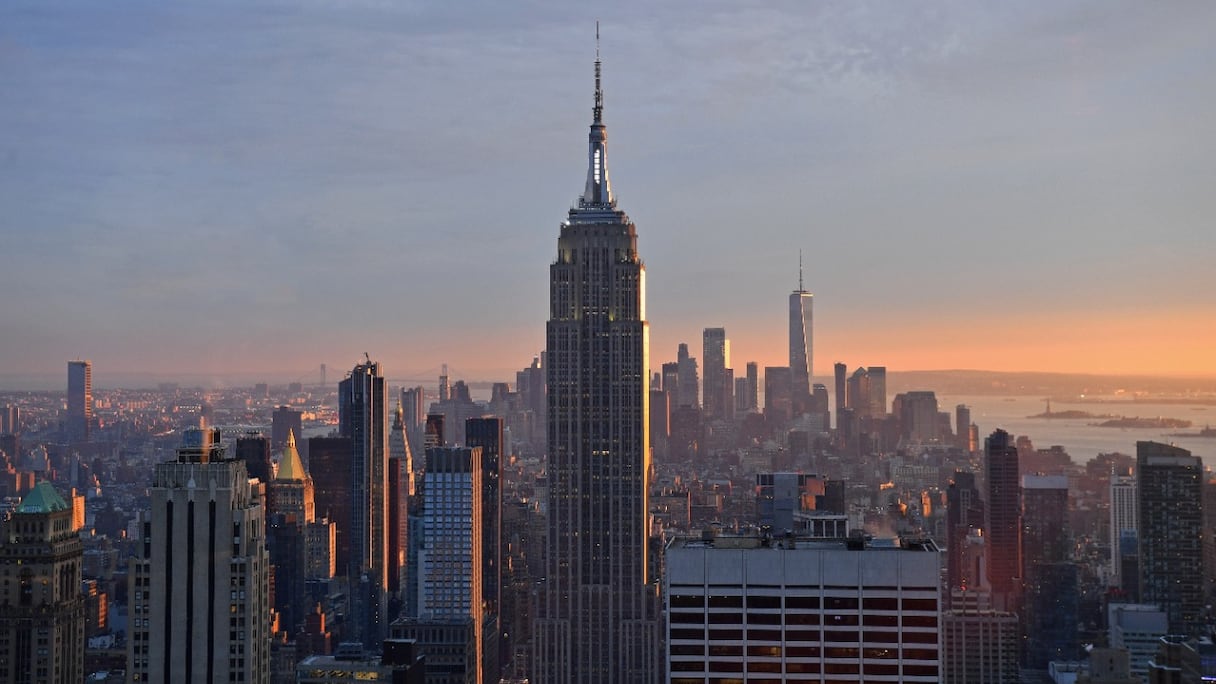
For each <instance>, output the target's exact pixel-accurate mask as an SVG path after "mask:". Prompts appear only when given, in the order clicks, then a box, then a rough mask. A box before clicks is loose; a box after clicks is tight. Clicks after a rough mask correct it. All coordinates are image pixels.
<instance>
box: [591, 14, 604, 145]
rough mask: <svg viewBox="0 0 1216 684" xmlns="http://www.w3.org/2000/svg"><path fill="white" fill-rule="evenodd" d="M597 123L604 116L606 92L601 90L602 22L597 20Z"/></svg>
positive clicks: (595, 112)
mask: <svg viewBox="0 0 1216 684" xmlns="http://www.w3.org/2000/svg"><path fill="white" fill-rule="evenodd" d="M592 113H593V114H594V115H595V121H597V122H598V121H600V120H601V119H602V118H603V115H604V91H603V90H601V89H600V20H599V19H596V20H595V110H594V112H592Z"/></svg>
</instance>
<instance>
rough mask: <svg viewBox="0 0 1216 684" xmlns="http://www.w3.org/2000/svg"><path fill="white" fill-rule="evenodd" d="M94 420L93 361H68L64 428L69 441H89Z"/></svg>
mask: <svg viewBox="0 0 1216 684" xmlns="http://www.w3.org/2000/svg"><path fill="white" fill-rule="evenodd" d="M92 422H93V363H92V362H91V361H68V414H67V420H66V421H64V430H65V432H67V437H68V440H69V441H72V442H87V441H88V440H89V426H90V425H91V424H92Z"/></svg>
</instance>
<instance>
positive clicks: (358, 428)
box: [338, 359, 389, 651]
mask: <svg viewBox="0 0 1216 684" xmlns="http://www.w3.org/2000/svg"><path fill="white" fill-rule="evenodd" d="M388 428H389V422H388V386H387V384H386V383H385V379H384V375H383V374H382V373H381V372H380V364H379V363H374V362H372V361H371V359H368V361H367V363H361V364H359V365H357V366H355V368H354V370H352V371H351V373H350V375H349V376H348V377H347V378H346V379H345V380H343V381H342V382H340V383H338V433H339V435H341V436H342V437H348V438H350V440H351V459H350V473H349V477H350V480H349V482H350V490H351V491H350V494H351V509H350V537H349V539H350V560H349V566H348V568H349V570H348V577H349V579H350V595H351V604H352V606H351V613H352V615H353V617H354V620H353V623H354V625H353V626H354V630H355V632H356V634H357V635H358V639H357V640H358V641H361V642H363V645H364V647H365V648H367V649H369V650H372V651H375V650H378V649H379V647H380V642H381V641H382V640H383V639H384V637H385V636H386V635H387V633H388V630H387V609H388V607H387V605H386V596H385V591H386V585H387V581H386V579H387V572H388V543H387V539H386V532H387V528H388V502H387V500H386V497H387V495H388V467H387V466H388Z"/></svg>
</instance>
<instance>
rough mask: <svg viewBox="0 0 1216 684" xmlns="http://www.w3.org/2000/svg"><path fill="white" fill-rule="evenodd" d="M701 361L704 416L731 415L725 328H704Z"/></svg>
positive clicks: (732, 404)
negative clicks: (703, 376)
mask: <svg viewBox="0 0 1216 684" xmlns="http://www.w3.org/2000/svg"><path fill="white" fill-rule="evenodd" d="M702 342H703V346H702V351H701V362H702V363H703V364H705V380H704V382H703V383H702V385H701V386H702V387H703V388H704V389H703V390H702V391H703V394H704V400H703V401H702V402H701V405H702V406H703V407H704V408H705V417H706V418H709V419H711V420H712V419H721V418H730V417H732V416H733V409H734V401H733V397H732V393H733V391H734V388H733V387H732V386H731V385H732V383H730V382H727V373H726V371H727V369H728V368H730V340H729V339H727V338H726V329H725V328H706V329H705V331H704V332H703V333H702Z"/></svg>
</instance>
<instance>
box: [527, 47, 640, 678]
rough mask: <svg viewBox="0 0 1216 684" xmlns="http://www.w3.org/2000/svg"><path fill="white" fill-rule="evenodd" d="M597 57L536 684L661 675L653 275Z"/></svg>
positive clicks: (553, 403) (570, 254)
mask: <svg viewBox="0 0 1216 684" xmlns="http://www.w3.org/2000/svg"><path fill="white" fill-rule="evenodd" d="M597 33H598V31H597ZM596 52H597V55H596V60H595V106H594V108H593V109H592V112H593V115H594V118H593V119H592V123H591V132H590V135H589V136H588V138H589V139H588V152H587V166H588V168H587V183H586V186H585V189H584V191H583V194H582V196H581V197H579V199H578V202H577V204H576V205H575V206H574V207H573V208H572V209H570V214H569V216H568V218H567V219H566V220H565V221H564V222H562V224H561V229H560V234H559V236H558V240H557V258H556V260H555V261H554V262H553V265H552V266H550V267H549V288H550V301H549V322H548V325H547V327H546V333H547V334H546V350H547V356H546V362H547V363H546V365H547V369H546V374H547V375H546V379H547V382H548V402H549V407H548V419H549V420H548V423H549V424H548V459H549V461H548V476H549V529H548V532H549V536H548V541H547V554H546V561H545V562H546V565H545V567H546V581H545V582H544V583H543V585H542V586H541V588H540V590H539V597H538V598H539V601H538V606H537V608H538V614H537V620H536V632H535V635H534V637H535V638H534V640H533V647H534V649H535V652H534V656H535V657H534V672H533V675H534V677H533V681H535V682H539V683H540V684H558V683H565V682H584V683H590V682H596V683H600V682H603V683H616V682H657V681H658V678H659V675H660V663H661V662H662V653H661V652H660V650H659V644H660V641H659V639H658V622H657V617H656V616H657V605H658V603H657V593H656V592H657V589H656V585H655V584H654V583H653V582H652V580H653V579H655V578H653V577H651V576H650V572H649V571H648V568H647V545H648V542H649V537H650V535H649V528H648V520H647V514H648V506H647V483H648V479H649V476H648V472H649V467H650V459H649V441H650V435H649V432H648V429H649V427H648V426H649V420H648V417H649V408H650V407H649V392H648V388H647V369H648V353H649V352H648V349H649V341H648V328H647V323H646V310H645V275H646V270H645V267H644V266H643V265H642V260H641V258H640V257H639V256H638V247H637V242H638V238H637V230H636V228H635V227H634V225H633V221H631V220H630V219H629V217H628V216H627V215H626V214H625V212H623V211H621V210H620V209H618V208H617V205H616V199H615V198H614V197H613V196H612V189H611V186H610V185H609V182H608V134H607V129H606V128H605V126H604V119H603V113H604V95H603V91H602V89H601V88H600V60H599V55H598V52H599V51H598V47H597V50H596Z"/></svg>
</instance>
